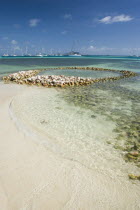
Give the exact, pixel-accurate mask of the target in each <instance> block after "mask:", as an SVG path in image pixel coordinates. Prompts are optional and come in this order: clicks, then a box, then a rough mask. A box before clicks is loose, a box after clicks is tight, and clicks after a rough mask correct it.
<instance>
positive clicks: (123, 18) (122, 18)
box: [99, 14, 134, 24]
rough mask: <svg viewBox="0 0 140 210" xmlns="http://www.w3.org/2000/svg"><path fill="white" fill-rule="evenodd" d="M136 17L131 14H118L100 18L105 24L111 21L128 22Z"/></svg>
mask: <svg viewBox="0 0 140 210" xmlns="http://www.w3.org/2000/svg"><path fill="white" fill-rule="evenodd" d="M133 19H134V18H133V17H131V16H129V15H124V14H122V15H118V16H114V17H112V16H106V17H104V18H102V19H100V20H99V22H100V23H104V24H111V23H118V22H128V21H131V20H133Z"/></svg>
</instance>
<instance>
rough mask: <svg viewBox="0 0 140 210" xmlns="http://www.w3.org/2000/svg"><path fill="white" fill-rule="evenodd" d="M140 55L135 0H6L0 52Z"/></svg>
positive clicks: (139, 9)
mask: <svg viewBox="0 0 140 210" xmlns="http://www.w3.org/2000/svg"><path fill="white" fill-rule="evenodd" d="M71 50H74V51H79V52H80V53H82V54H92V55H97V54H101V55H104V54H105V55H106V54H107V55H134V54H135V55H140V0H133V1H132V0H115V1H113V0H69V1H68V0H24V1H21V0H5V1H1V4H0V54H3V53H9V54H14V53H15V54H26V53H31V54H36V53H47V54H48V53H49V54H50V53H58V52H60V53H65V52H69V51H71Z"/></svg>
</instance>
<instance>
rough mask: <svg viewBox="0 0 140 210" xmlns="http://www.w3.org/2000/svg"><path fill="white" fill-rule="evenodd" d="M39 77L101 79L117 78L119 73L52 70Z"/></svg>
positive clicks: (42, 73)
mask: <svg viewBox="0 0 140 210" xmlns="http://www.w3.org/2000/svg"><path fill="white" fill-rule="evenodd" d="M40 75H65V76H75V77H91V78H103V77H115V76H119V75H120V74H119V73H116V72H109V71H93V70H83V69H81V70H80V69H74V70H73V69H52V70H47V71H43V72H41V73H40Z"/></svg>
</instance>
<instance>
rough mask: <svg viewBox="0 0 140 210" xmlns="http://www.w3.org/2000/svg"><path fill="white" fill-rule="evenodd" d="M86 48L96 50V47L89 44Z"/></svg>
mask: <svg viewBox="0 0 140 210" xmlns="http://www.w3.org/2000/svg"><path fill="white" fill-rule="evenodd" d="M88 50H96V47H95V46H93V45H90V46H89V48H88Z"/></svg>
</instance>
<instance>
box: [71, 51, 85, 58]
mask: <svg viewBox="0 0 140 210" xmlns="http://www.w3.org/2000/svg"><path fill="white" fill-rule="evenodd" d="M68 56H72V57H80V56H82V55H81V54H80V53H79V52H75V51H72V52H70V53H69V55H68Z"/></svg>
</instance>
